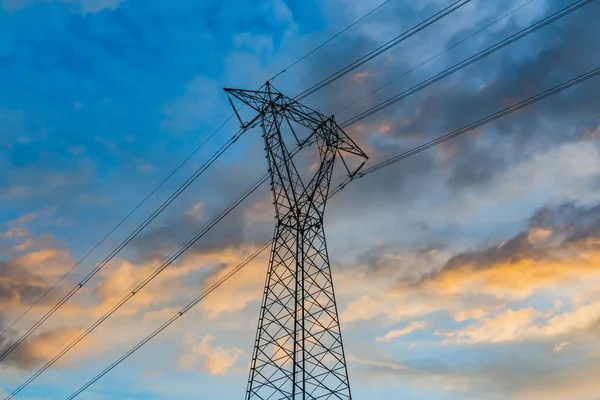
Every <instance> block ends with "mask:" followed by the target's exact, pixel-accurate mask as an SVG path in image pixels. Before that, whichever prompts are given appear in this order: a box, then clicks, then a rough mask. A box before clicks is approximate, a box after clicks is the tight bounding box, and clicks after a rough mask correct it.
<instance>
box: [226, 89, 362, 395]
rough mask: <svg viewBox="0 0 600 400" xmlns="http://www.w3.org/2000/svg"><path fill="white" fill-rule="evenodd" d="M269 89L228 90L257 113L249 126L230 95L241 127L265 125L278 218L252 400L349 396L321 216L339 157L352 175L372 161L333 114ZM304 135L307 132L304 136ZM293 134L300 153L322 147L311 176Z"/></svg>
mask: <svg viewBox="0 0 600 400" xmlns="http://www.w3.org/2000/svg"><path fill="white" fill-rule="evenodd" d="M264 88H265V89H264V90H262V89H261V90H259V91H251V90H238V89H225V91H226V92H227V94H228V96H231V97H234V98H236V99H237V100H239V101H241V102H243V103H244V104H246V105H248V106H250V107H251V108H252V109H253V110H255V111H257V112H258V115H257V116H256V117H254V118H253V119H252V120H251V121H250V122H249V123H243V122H242V119H241V117H240V114H239V113H238V110H237V109H236V107H235V106H234V104H233V101H232V99H231V97H229V100H230V102H231V105H232V107H233V109H234V111H235V113H236V115H237V116H238V119H239V120H240V123H241V124H242V128H243V129H249V128H251V127H253V126H255V125H256V124H260V126H261V128H262V134H263V138H264V141H265V150H266V152H267V159H268V161H269V173H270V178H271V191H272V193H273V200H274V201H273V203H274V205H275V212H276V218H277V224H276V228H275V234H274V238H273V245H272V249H271V255H270V261H269V268H268V272H267V279H266V284H265V290H264V294H263V299H262V304H261V309H260V317H259V321H258V329H257V334H256V341H255V345H254V352H253V356H252V363H251V366H250V377H249V380H248V388H247V393H246V399H247V400H254V399H261V400H262V399H272V400H283V399H290V400H299V399H302V400H307V399H311V400H312V399H344V400H345V399H351V398H352V396H351V394H350V384H349V381H348V371H347V368H346V359H345V355H344V346H343V344H342V335H341V331H340V324H339V318H338V312H337V306H336V301H335V294H334V290H333V281H332V278H331V269H330V265H329V257H328V255H327V245H326V242H325V232H324V230H323V213H324V211H325V205H326V202H327V195H328V190H329V185H330V183H331V179H332V173H333V167H334V163H335V161H336V158H338V157H339V158H340V159H341V160H342V161H343V165H344V167H345V169H346V172H347V173H348V175H349V176H354V174H356V173H357V172H358V171H359V170H360V168H361V167H362V166H363V165H364V162H365V161H366V159H367V156H366V154H365V153H364V152H363V151H362V150H361V149H360V148H359V147H358V146H357V145H356V143H354V142H353V141H352V140H351V139H350V138H349V137H348V136H347V135H346V133H345V132H344V131H343V130H342V129H341V128H340V127H339V126H338V125H337V124H336V122H335V120H334V118H333V117H326V116H324V115H322V114H320V113H318V112H316V111H314V110H312V109H310V108H308V107H306V106H304V105H303V104H301V103H299V102H297V101H294V100H293V99H291V98H289V97H286V96H284V95H283V94H281V93H280V92H279V91H277V90H276V89H275V88H273V86H272V85H270V84H269V83H267V84H266V86H264ZM294 127H296V128H294ZM300 131H305V132H307V134H306V137H305V138H304V139H301V138H300V137H299V136H301V135H299V132H300ZM288 136H290V137H293V138H294V139H295V141H296V144H297V145H298V146H299V148H305V147H308V146H309V145H311V144H314V143H316V146H317V151H318V165H315V164H313V165H312V168H309V169H308V177H304V178H303V176H304V175H306V173H304V174H300V173H299V168H298V165H297V164H296V163H295V162H294V161H293V160H292V157H293V155H294V154H295V152H290V151H289V149H288V147H287V146H286V143H285V142H286V141H287V139H286V140H284V137H288ZM344 157H346V160H345V159H344ZM348 158H354V159H355V160H359V163H360V165H359V166H358V168H356V169H354V170H351V169H350V168H349V167H348V165H349V164H350V162H348V160H347V159H348ZM298 164H299V163H298ZM305 170H306V168H305Z"/></svg>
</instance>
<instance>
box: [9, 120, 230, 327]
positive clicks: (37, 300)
mask: <svg viewBox="0 0 600 400" xmlns="http://www.w3.org/2000/svg"><path fill="white" fill-rule="evenodd" d="M232 117H233V115H231V116H230V117H229V118H228V119H227V120H226V121H225V122H223V123H222V124H221V125H220V126H219V127H218V128H217V129H216V130H215V131H214V132H213V133H212V134H211V135H209V136H208V137H207V138H206V139H205V140H204V141H203V142H202V143H201V144H200V145H199V146H198V147H197V148H196V149H195V150H194V151H193V152H192V153H191V154H190V155H189V156H188V157H187V158H186V159H185V160H183V161H182V162H181V163H180V164H179V165H178V166H177V167H176V168H175V169H174V170H173V171H172V172H171V173H170V174H169V175H167V177H166V178H165V179H164V180H163V181H162V182H161V183H160V184H159V185H158V186H157V187H156V188H155V189H154V190H152V191H151V192H150V193H149V194H148V195H147V196H146V197H144V198H143V199H142V201H141V202H139V203H138V204H137V205H136V206H135V207H134V208H133V209H132V210H131V211H130V212H129V214H127V215H126V216H125V217H124V218H123V219H122V220H121V221H120V222H119V223H118V224H117V225H116V226H115V227H114V228H112V229H111V230H110V231H109V232H108V233H107V234H106V235H105V236H104V237H103V238H102V239H101V240H100V241H99V242H98V243H96V244H95V245H94V246H93V247H92V248H91V249H90V250H88V252H87V253H85V255H84V256H83V257H82V258H81V259H79V261H77V263H76V264H75V265H73V267H71V269H69V270H68V271H67V272H66V273H64V274H63V275H62V276H61V277H60V278H59V279H58V281H56V283H54V284H53V285H52V286H51V287H50V288H49V289H48V290H46V291H45V292H44V293H43V294H42V295H41V296H40V297H38V298H37V299H36V300H35V301H34V302H33V303H32V304H31V305H30V306H29V307H28V308H27V309H26V310H25V311H24V312H23V313H21V314H20V315H19V317H18V318H17V319H15V320H14V321H13V322H12V323H11V324H10V325H9V326H8V327H7V328H6V329H4V331H3V332H2V333H1V334H0V338H2V337H4V335H6V334H7V333H8V331H9V330H10V329H11V328H12V327H14V326H15V325H16V324H17V323H19V321H21V320H22V319H23V318H24V317H25V316H26V315H27V314H28V313H29V312H30V311H31V310H32V309H33V308H35V307H36V306H37V305H38V304H39V303H40V302H41V301H42V300H43V299H44V298H46V296H48V295H49V294H50V292H52V291H53V290H54V289H56V287H57V286H58V285H60V284H61V283H62V282H63V281H64V280H65V279H66V278H67V277H68V276H69V275H70V274H71V273H72V272H73V271H74V270H75V269H76V268H77V267H78V266H79V265H81V263H82V262H83V261H85V259H87V258H88V257H89V255H90V254H92V252H94V250H96V249H97V248H98V247H99V246H100V245H102V243H104V242H105V241H106V239H108V238H109V236H111V235H112V234H113V233H114V232H115V231H116V230H117V229H119V228H120V227H121V225H123V224H124V223H125V222H126V221H127V220H128V219H129V217H131V216H132V215H133V214H134V213H135V212H136V211H137V210H138V209H139V208H140V207H141V206H142V205H144V204H145V203H146V201H148V199H150V197H152V196H153V195H154V194H155V193H156V192H157V191H158V190H159V189H160V188H161V187H163V186H164V185H165V184H166V183H167V181H168V180H169V179H171V178H172V177H173V175H175V174H176V173H177V172H178V171H179V170H180V169H181V168H182V167H183V166H184V165H185V164H186V163H187V162H188V161H189V160H190V159H191V158H192V157H194V156H195V155H196V154H197V153H198V152H199V151H200V150H201V149H202V148H203V147H204V145H205V144H206V143H207V142H208V141H209V140H211V139H212V138H213V137H214V136H215V135H216V134H217V133H219V132H220V131H221V129H223V127H224V126H225V125H226V124H227V123H228V122H229V121H230V120H231V118H232Z"/></svg>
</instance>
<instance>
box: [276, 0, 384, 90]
mask: <svg viewBox="0 0 600 400" xmlns="http://www.w3.org/2000/svg"><path fill="white" fill-rule="evenodd" d="M390 1H391V0H386V1H384V2H383V3H381V4H379V5H378V6H377V7H375V8H373V9H372V10H371V11H369V12H368V13H366V14H365V15H363V16H362V17H360V18H359V19H357V20H356V21H354V22H353V23H351V24H350V25H348V26H347V27H345V28H344V29H342V30H341V31H339V32H338V33H336V34H335V35H333V36H332V37H330V38H329V39H327V40H326V41H324V42H323V43H321V44H320V45H319V46H317V47H315V48H314V49H312V50H311V51H309V52H308V53H306V54H305V55H303V56H302V57H300V58H299V59H298V60H296V61H295V62H293V63H291V64H290V65H288V66H287V67H285V68H284V69H283V70H281V71H280V72H279V73H277V74H275V75H273V76H272V77H271V78H269V81H273V80H275V78H277V77H278V76H279V75H281V74H283V73H284V72H286V71H287V70H288V69H290V68H292V67H294V66H295V65H296V64H298V63H299V62H301V61H303V60H304V59H306V58H307V57H309V56H311V55H312V54H313V53H315V52H317V51H318V50H320V49H321V48H323V47H325V46H326V45H328V44H329V43H330V42H332V41H333V40H335V39H336V38H337V37H338V36H340V35H342V34H343V33H345V32H346V31H347V30H349V29H350V28H352V27H353V26H354V25H356V24H358V23H360V22H361V21H362V20H364V19H365V18H367V17H369V16H370V15H371V14H373V13H374V12H376V11H377V10H379V9H380V8H381V7H383V6H385V5H386V4H387V3H389V2H390Z"/></svg>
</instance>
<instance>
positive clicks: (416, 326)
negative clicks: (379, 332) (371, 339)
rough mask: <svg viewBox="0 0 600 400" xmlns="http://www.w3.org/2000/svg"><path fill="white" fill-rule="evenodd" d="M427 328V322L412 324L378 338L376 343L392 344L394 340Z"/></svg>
mask: <svg viewBox="0 0 600 400" xmlns="http://www.w3.org/2000/svg"><path fill="white" fill-rule="evenodd" d="M426 327H427V323H426V322H425V321H421V322H411V323H410V324H408V325H407V326H406V327H404V328H402V329H395V330H393V331H390V332H388V333H386V334H385V335H384V336H381V337H378V338H377V339H375V341H376V342H391V341H392V340H393V339H395V338H398V337H401V336H405V335H409V334H411V333H413V332H416V331H420V330H423V329H425V328H426Z"/></svg>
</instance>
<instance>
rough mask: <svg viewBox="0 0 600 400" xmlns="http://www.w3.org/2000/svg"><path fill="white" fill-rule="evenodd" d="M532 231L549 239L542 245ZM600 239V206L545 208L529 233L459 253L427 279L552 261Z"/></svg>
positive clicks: (539, 213) (532, 219)
mask: <svg viewBox="0 0 600 400" xmlns="http://www.w3.org/2000/svg"><path fill="white" fill-rule="evenodd" d="M532 229H544V230H545V231H546V232H547V236H546V237H544V238H543V239H542V240H541V241H539V242H538V241H536V239H535V238H531V237H530V235H531V234H532V233H533V234H534V235H535V232H533V231H532ZM598 237H600V204H596V205H592V206H585V205H579V204H576V203H572V202H570V203H564V204H561V205H558V206H555V207H552V206H545V207H541V208H539V209H538V210H537V211H536V212H535V213H534V214H533V215H532V216H531V218H530V220H529V224H528V227H527V229H525V230H523V231H521V232H518V233H516V234H515V235H514V236H512V237H511V238H509V239H508V240H506V241H504V242H502V243H500V244H495V245H492V246H490V247H488V248H485V249H483V250H477V251H467V252H463V253H459V254H457V255H455V256H453V257H452V258H450V259H449V260H448V261H447V262H446V263H445V265H444V266H443V267H442V268H441V269H440V270H439V271H434V272H432V273H431V274H429V276H427V277H426V278H424V279H427V278H431V277H434V276H436V274H438V273H439V272H443V271H448V270H452V269H456V268H461V267H463V266H465V265H469V266H471V267H473V268H480V269H485V268H492V267H493V266H494V265H496V264H498V263H503V262H506V263H515V262H518V261H520V260H523V259H533V260H550V259H552V258H553V257H556V255H555V254H554V253H553V251H554V250H557V249H558V250H560V249H564V250H569V249H572V248H573V247H575V248H580V247H581V248H583V246H590V244H588V240H589V239H597V238H598ZM578 246H579V247H578ZM591 246H595V245H594V244H591Z"/></svg>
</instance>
